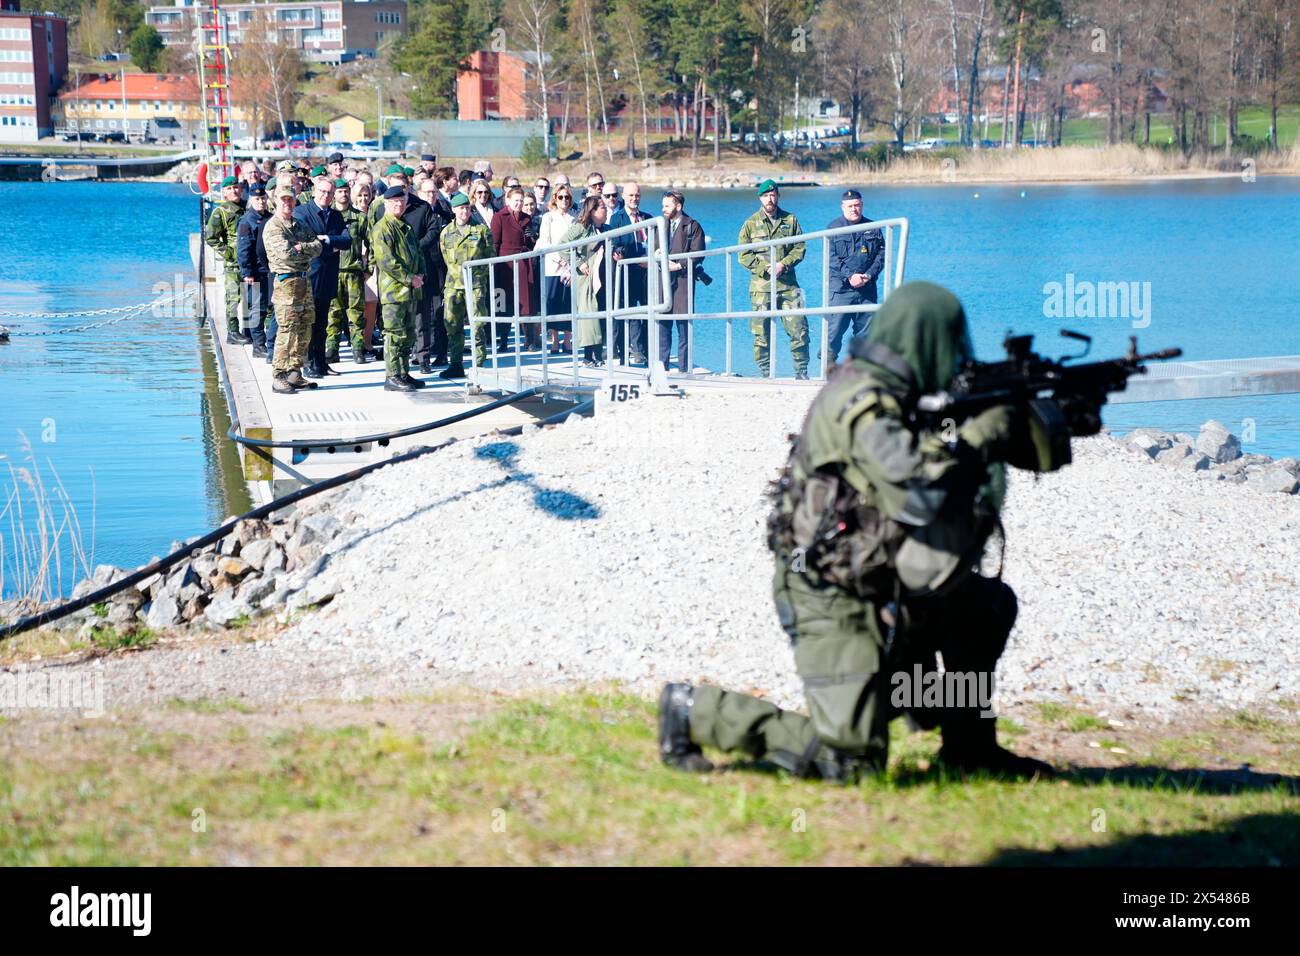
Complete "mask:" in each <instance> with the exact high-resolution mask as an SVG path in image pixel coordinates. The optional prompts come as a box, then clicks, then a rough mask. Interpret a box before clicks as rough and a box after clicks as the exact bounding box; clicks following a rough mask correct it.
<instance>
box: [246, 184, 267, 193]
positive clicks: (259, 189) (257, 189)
mask: <svg viewBox="0 0 1300 956" xmlns="http://www.w3.org/2000/svg"><path fill="white" fill-rule="evenodd" d="M248 195H250V196H265V195H266V187H265V186H263V185H262V184H261V183H253V185H251V186H249V187H248Z"/></svg>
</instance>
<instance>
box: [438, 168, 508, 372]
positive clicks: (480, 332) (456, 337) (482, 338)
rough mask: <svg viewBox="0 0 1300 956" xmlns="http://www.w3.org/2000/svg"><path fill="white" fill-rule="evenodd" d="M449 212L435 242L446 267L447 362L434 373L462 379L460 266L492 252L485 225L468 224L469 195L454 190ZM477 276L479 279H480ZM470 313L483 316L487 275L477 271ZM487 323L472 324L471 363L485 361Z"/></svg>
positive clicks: (462, 280)
mask: <svg viewBox="0 0 1300 956" xmlns="http://www.w3.org/2000/svg"><path fill="white" fill-rule="evenodd" d="M451 211H452V213H453V214H454V215H455V217H456V220H455V221H454V222H452V223H450V224H448V225H446V226H444V227H443V230H442V234H441V235H440V236H439V237H438V242H439V244H440V246H441V248H442V261H443V262H444V263H446V266H447V284H446V286H445V287H444V288H443V292H442V302H443V312H444V314H445V315H446V317H447V351H448V352H449V353H450V355H449V357H450V359H451V364H450V365H448V366H447V368H445V369H443V370H442V371H441V372H439V373H438V377H439V378H448V379H450V378H464V377H465V366H464V364H463V362H462V359H461V345H460V343H461V342H463V341H465V319H466V317H467V315H468V313H467V310H466V289H465V278H464V276H463V275H462V271H463V270H462V269H461V266H463V265H464V264H465V263H467V262H470V261H471V260H474V259H490V258H491V257H492V256H494V255H496V252H495V251H494V250H493V247H492V237H491V236H490V235H489V234H488V230H487V226H483V225H479V224H477V223H471V222H470V221H469V217H470V213H471V212H472V211H473V207H472V206H471V205H470V202H469V197H468V196H466V195H465V194H464V193H456V195H454V196H452V197H451ZM480 276H481V277H482V278H480ZM472 294H473V296H474V314H475V315H479V316H485V315H487V311H488V303H487V274H486V272H484V271H483V270H479V271H478V272H476V273H475V274H474V276H473V289H472ZM487 340H488V332H487V324H486V323H484V322H481V321H480V322H475V323H474V362H475V364H476V365H484V364H486V363H487Z"/></svg>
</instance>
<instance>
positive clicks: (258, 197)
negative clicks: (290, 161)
mask: <svg viewBox="0 0 1300 956" xmlns="http://www.w3.org/2000/svg"><path fill="white" fill-rule="evenodd" d="M270 218H271V213H270V211H269V210H268V209H267V198H266V187H265V186H263V185H262V184H261V183H260V182H255V183H253V185H251V186H249V187H248V212H246V213H244V216H243V218H242V219H240V220H239V229H238V231H237V232H236V237H237V238H236V246H235V258H236V260H237V261H238V262H239V279H240V282H241V283H242V285H243V289H244V302H245V304H246V305H247V308H246V309H245V311H244V315H245V317H246V318H245V322H247V324H248V331H249V333H251V334H252V336H253V355H255V356H259V357H260V356H264V355H266V312H267V308H268V307H269V306H270V304H271V276H270V275H269V270H268V266H267V262H266V247H265V246H263V245H262V227H263V226H265V225H266V221H267V220H268V219H270Z"/></svg>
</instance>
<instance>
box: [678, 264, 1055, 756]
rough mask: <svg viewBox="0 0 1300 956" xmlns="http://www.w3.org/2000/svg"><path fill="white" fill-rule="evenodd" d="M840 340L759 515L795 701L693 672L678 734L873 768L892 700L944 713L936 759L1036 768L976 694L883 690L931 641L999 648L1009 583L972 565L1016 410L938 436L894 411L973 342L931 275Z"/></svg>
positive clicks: (914, 668) (993, 512)
mask: <svg viewBox="0 0 1300 956" xmlns="http://www.w3.org/2000/svg"><path fill="white" fill-rule="evenodd" d="M851 354H852V359H851V360H850V361H848V362H846V363H844V364H842V365H840V366H838V367H837V368H836V370H835V372H834V374H833V375H832V376H831V378H830V380H829V381H828V382H827V384H826V386H825V387H824V388H823V389H822V390H821V392H820V393H819V394H818V396H817V398H816V400H815V401H814V402H813V404H812V407H811V408H810V409H809V411H808V415H807V418H806V419H805V421H804V425H803V429H802V431H801V433H800V434H799V436H798V437H797V438H796V439H795V442H794V445H793V448H792V450H791V454H790V459H789V462H788V464H787V467H786V470H785V471H784V473H783V475H782V478H781V479H780V480H779V481H778V482H777V483H776V484H775V486H774V489H773V495H772V497H773V499H774V508H773V513H772V516H771V518H770V519H769V532H770V535H769V545H770V546H771V547H772V549H773V551H774V552H775V554H776V561H775V573H774V575H773V594H774V597H775V603H776V610H777V617H778V619H779V620H780V623H781V626H782V628H783V629H784V630H785V632H786V634H787V635H788V636H789V638H790V640H791V643H792V645H793V650H794V661H795V667H796V669H797V670H798V672H799V675H800V677H801V678H802V679H803V684H804V697H805V700H806V702H807V707H808V715H807V716H805V715H803V714H800V713H796V712H793V711H786V710H782V709H781V708H779V707H777V706H776V705H775V704H772V703H770V702H769V701H765V700H760V699H758V698H755V697H750V696H748V695H746V694H741V693H737V692H734V691H726V690H722V689H721V688H718V687H712V686H708V685H701V686H699V687H697V688H695V689H694V692H693V700H692V702H691V703H690V705H689V708H690V717H689V724H690V726H689V734H690V740H691V743H692V744H693V745H696V746H712V747H718V748H721V749H723V750H727V751H740V752H743V753H746V754H748V755H749V756H751V757H753V758H757V759H765V760H769V761H771V762H773V763H775V764H777V765H778V766H781V767H784V768H785V769H787V770H790V771H791V772H794V773H798V774H801V775H802V774H806V775H810V776H817V775H820V776H823V777H827V778H833V779H840V780H845V779H853V778H855V777H857V776H858V775H859V774H860V773H861V772H863V771H880V770H882V769H883V768H884V766H885V761H886V757H887V751H888V745H889V726H888V725H889V721H890V720H891V719H892V718H894V717H896V716H899V715H900V714H901V713H902V712H906V713H907V714H908V715H909V716H910V717H911V718H912V719H913V721H914V722H915V723H916V724H918V725H919V726H921V727H925V728H932V727H935V726H936V725H937V726H940V727H942V731H943V750H942V751H941V752H940V757H941V758H943V759H945V760H948V761H951V762H953V763H954V764H956V765H958V766H965V765H967V763H968V762H969V763H973V764H976V765H980V766H1000V767H1003V768H1008V769H1014V770H1031V771H1035V772H1036V771H1037V770H1038V769H1039V768H1040V767H1041V765H1039V766H1037V767H1035V766H1026V765H1027V764H1030V765H1032V764H1033V763H1034V762H1033V761H1022V760H1021V758H1016V757H1015V756H1014V755H1011V754H1008V753H1007V752H1006V751H1002V750H1001V749H1000V748H998V747H997V744H996V735H995V722H994V720H993V719H992V718H991V716H989V715H987V714H986V713H981V711H980V709H979V707H978V706H967V707H960V706H956V705H954V704H953V702H952V701H951V700H945V701H939V702H937V703H935V704H931V703H926V704H925V705H923V706H919V707H918V706H916V701H915V700H912V701H910V702H907V703H902V702H896V701H895V700H894V694H893V692H891V687H896V686H898V683H897V682H896V680H895V678H894V675H896V674H898V673H899V672H901V673H903V674H906V675H908V676H909V677H910V676H911V675H912V674H914V673H927V674H928V673H931V672H935V671H937V667H936V652H938V653H941V654H942V655H943V663H944V669H945V670H946V671H949V672H957V673H987V674H989V675H991V674H992V672H993V670H994V669H995V667H996V665H997V659H998V657H999V656H1000V655H1001V653H1002V650H1003V647H1004V645H1005V643H1006V640H1007V636H1008V634H1009V633H1010V631H1011V628H1012V625H1013V624H1014V622H1015V618H1016V599H1015V594H1014V593H1013V592H1012V591H1011V589H1010V588H1009V587H1007V586H1006V585H1005V584H1003V583H1002V581H1001V580H998V579H992V578H985V577H982V576H980V575H979V574H978V573H977V572H975V571H974V570H973V569H974V566H975V564H976V562H977V560H978V557H979V555H980V554H981V553H982V551H983V546H984V542H985V540H986V538H987V536H988V535H989V533H990V532H991V530H992V529H993V528H994V527H995V526H996V520H997V512H998V510H999V508H1000V507H1001V502H1002V493H1003V490H1004V488H1005V484H1004V481H1005V478H1004V465H1003V464H1002V463H1003V462H1004V461H1006V460H1007V459H1008V458H1011V459H1012V460H1017V457H1016V454H1015V452H1014V440H1013V436H1014V435H1015V434H1016V431H1015V428H1016V426H1015V425H1014V422H1015V421H1016V419H1015V418H1014V413H1013V412H1012V411H1011V410H1010V409H1009V408H1008V407H1007V406H999V407H997V408H993V409H990V410H989V411H987V412H985V413H983V414H981V415H979V416H976V417H974V418H971V419H967V420H966V422H965V423H964V424H963V425H962V427H961V429H960V431H959V433H958V438H957V440H955V441H953V442H947V441H945V440H944V438H943V436H941V435H940V434H938V433H934V432H928V431H925V430H922V429H918V428H917V427H916V426H915V425H913V424H912V423H911V422H910V421H909V417H908V416H907V414H906V412H905V409H906V406H907V404H908V403H909V401H911V400H912V397H913V396H915V395H916V394H918V393H925V392H932V391H937V390H939V389H941V388H943V387H944V386H945V385H946V384H947V382H948V380H949V379H950V378H951V376H952V374H953V372H954V370H955V368H956V367H957V364H958V362H959V361H960V360H962V359H963V358H966V357H969V356H970V354H971V350H970V344H969V337H968V335H967V332H966V319H965V315H964V313H963V311H962V309H961V305H960V303H958V302H957V300H956V298H955V297H954V296H952V294H951V293H949V292H947V290H944V289H940V288H939V287H938V286H934V285H930V284H929V283H920V282H914V283H911V284H909V285H907V286H903V287H901V288H900V289H899V290H898V291H897V292H896V293H895V294H894V295H892V296H891V297H890V299H889V300H888V302H887V303H886V304H885V306H884V307H883V308H881V310H880V312H879V313H877V317H876V319H875V321H874V322H873V323H872V326H871V332H870V335H869V338H868V339H867V340H865V341H864V340H855V341H854V343H853V347H852V353H851ZM827 529H830V530H827ZM670 686H672V685H670ZM678 686H681V685H678ZM1018 761H1019V762H1018ZM1044 769H1045V768H1044Z"/></svg>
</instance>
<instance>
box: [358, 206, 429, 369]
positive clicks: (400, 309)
mask: <svg viewBox="0 0 1300 956" xmlns="http://www.w3.org/2000/svg"><path fill="white" fill-rule="evenodd" d="M370 252H371V256H372V257H373V259H374V263H373V264H374V269H375V272H376V274H377V276H378V278H377V280H376V286H377V287H378V291H379V306H380V309H381V310H382V315H383V321H384V370H385V372H386V374H387V375H388V377H389V378H400V377H402V376H403V375H409V374H410V359H411V347H412V346H413V345H414V344H415V313H416V310H417V309H418V308H419V307H420V292H419V290H418V289H416V288H415V287H414V286H413V285H412V282H411V280H412V279H413V278H414V277H415V276H417V275H422V274H423V273H424V261H423V259H422V258H421V256H420V248H419V246H417V245H416V242H415V233H413V232H412V231H411V227H410V226H408V225H407V224H406V223H405V222H404V221H403V220H402V217H401V216H383V217H381V218H380V219H379V220H377V221H376V222H375V224H374V226H373V227H372V228H371V230H370Z"/></svg>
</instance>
